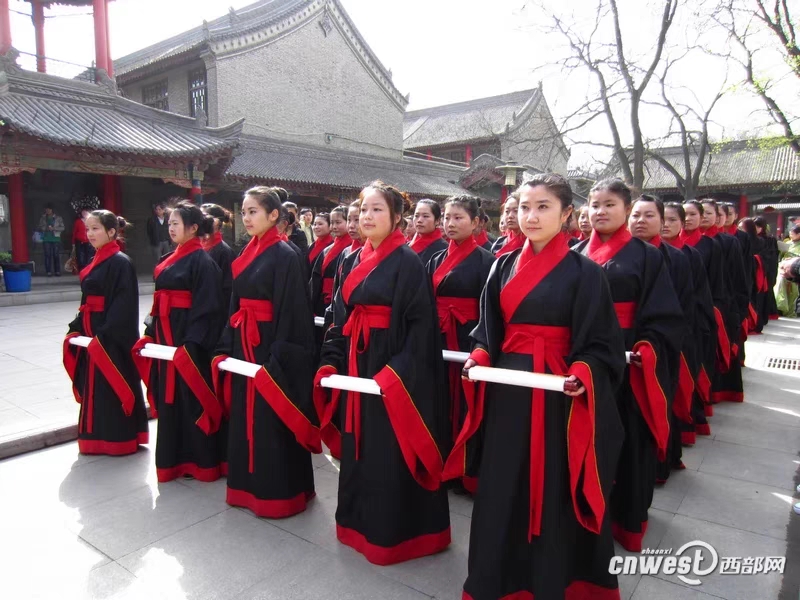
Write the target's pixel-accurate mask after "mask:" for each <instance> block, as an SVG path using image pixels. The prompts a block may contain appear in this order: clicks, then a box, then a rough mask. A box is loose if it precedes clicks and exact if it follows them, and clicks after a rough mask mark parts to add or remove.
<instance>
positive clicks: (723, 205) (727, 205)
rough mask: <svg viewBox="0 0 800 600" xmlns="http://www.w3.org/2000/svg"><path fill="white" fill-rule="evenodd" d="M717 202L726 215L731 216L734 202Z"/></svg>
mask: <svg viewBox="0 0 800 600" xmlns="http://www.w3.org/2000/svg"><path fill="white" fill-rule="evenodd" d="M717 204H718V206H719V207H720V208H721V209H722V211H723V212H724V213H725V216H726V217H730V216H731V212H733V204H731V203H730V202H718V203H717Z"/></svg>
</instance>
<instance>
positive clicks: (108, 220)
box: [89, 208, 132, 239]
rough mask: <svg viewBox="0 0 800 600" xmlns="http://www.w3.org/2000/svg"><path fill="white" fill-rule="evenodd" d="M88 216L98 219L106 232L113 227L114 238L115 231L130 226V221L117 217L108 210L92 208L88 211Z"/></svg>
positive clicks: (115, 235)
mask: <svg viewBox="0 0 800 600" xmlns="http://www.w3.org/2000/svg"><path fill="white" fill-rule="evenodd" d="M89 216H90V217H94V218H95V219H97V220H98V221H100V225H102V226H103V229H105V230H106V233H107V232H108V231H110V230H111V229H114V230H115V231H114V238H115V239H116V237H117V233H118V232H119V231H120V229H125V228H126V227H131V226H132V225H131V223H129V222H128V221H126V220H125V217H118V216H117V215H115V214H114V213H112V212H111V211H110V210H105V209H104V208H101V209H99V210H93V211H91V212H90V213H89Z"/></svg>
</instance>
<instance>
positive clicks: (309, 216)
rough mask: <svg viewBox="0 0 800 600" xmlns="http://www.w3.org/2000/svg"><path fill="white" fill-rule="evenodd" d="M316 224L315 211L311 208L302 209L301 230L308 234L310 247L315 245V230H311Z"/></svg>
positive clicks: (307, 238)
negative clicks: (314, 223)
mask: <svg viewBox="0 0 800 600" xmlns="http://www.w3.org/2000/svg"><path fill="white" fill-rule="evenodd" d="M313 222H314V211H313V210H311V209H310V208H301V209H300V229H302V230H303V233H304V234H306V240H307V241H308V245H309V247H310V246H311V244H313V243H314V230H313V229H312V228H311V224H312V223H313Z"/></svg>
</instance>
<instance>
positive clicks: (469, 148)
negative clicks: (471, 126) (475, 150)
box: [464, 144, 472, 166]
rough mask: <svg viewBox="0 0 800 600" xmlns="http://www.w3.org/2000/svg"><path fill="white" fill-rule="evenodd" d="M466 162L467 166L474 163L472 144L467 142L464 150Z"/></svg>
mask: <svg viewBox="0 0 800 600" xmlns="http://www.w3.org/2000/svg"><path fill="white" fill-rule="evenodd" d="M464 162H466V163H467V166H470V165H471V164H472V146H471V145H470V144H467V147H466V149H465V151H464Z"/></svg>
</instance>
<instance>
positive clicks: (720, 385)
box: [705, 228, 750, 403]
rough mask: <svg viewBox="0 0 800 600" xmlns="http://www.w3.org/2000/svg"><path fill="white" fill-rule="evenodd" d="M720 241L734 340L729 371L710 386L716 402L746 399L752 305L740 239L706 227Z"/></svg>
mask: <svg viewBox="0 0 800 600" xmlns="http://www.w3.org/2000/svg"><path fill="white" fill-rule="evenodd" d="M705 233H706V235H710V236H711V237H713V238H714V239H715V240H716V241H717V242H719V245H720V249H721V250H722V258H723V265H724V270H725V284H726V286H727V293H728V298H729V302H728V311H729V314H728V317H727V319H726V322H728V321H729V322H730V329H729V336H730V341H731V360H730V366H729V368H728V369H727V370H726V371H720V372H717V375H716V377H715V378H714V380H713V381H712V385H711V401H712V402H713V403H717V402H724V401H727V402H743V401H744V388H743V385H742V363H741V359H740V353H741V352H743V350H744V343H745V339H746V338H745V337H744V336H743V334H742V324H743V323H744V322H745V321H746V320H747V317H748V314H749V307H750V294H749V291H750V290H749V288H748V285H747V280H746V277H745V271H744V265H743V261H742V248H741V246H740V245H739V240H738V239H737V238H736V237H734V236H731V235H728V234H727V233H722V232H720V231H718V230H717V231H716V232H715V231H714V229H713V228H710V229H709V230H707V231H706V232H705Z"/></svg>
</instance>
